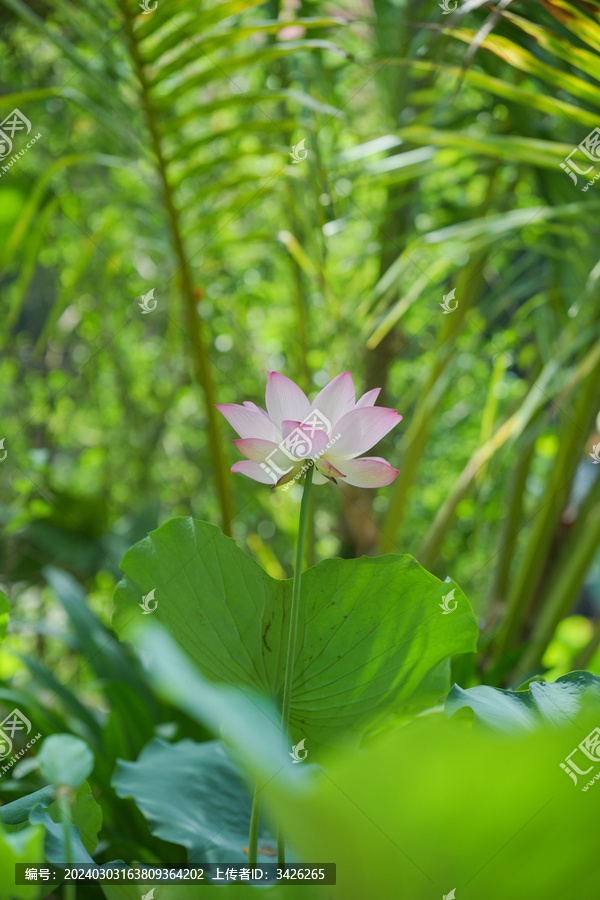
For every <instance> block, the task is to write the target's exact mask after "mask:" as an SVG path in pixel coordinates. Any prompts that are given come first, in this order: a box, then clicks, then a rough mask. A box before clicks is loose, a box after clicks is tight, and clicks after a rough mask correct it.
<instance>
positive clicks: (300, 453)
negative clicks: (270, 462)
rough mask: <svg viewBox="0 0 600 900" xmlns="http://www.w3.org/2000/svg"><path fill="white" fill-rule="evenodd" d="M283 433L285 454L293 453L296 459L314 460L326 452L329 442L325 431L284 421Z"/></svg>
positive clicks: (300, 423)
mask: <svg viewBox="0 0 600 900" xmlns="http://www.w3.org/2000/svg"><path fill="white" fill-rule="evenodd" d="M281 433H282V435H283V441H282V444H283V446H284V448H285V452H286V453H291V454H292V456H294V457H295V458H296V459H313V458H314V457H315V456H318V455H319V453H322V452H323V451H324V450H325V447H326V446H327V443H328V441H329V438H328V437H327V435H326V434H325V432H324V431H320V430H319V429H316V428H313V427H312V426H311V425H307V424H306V423H304V422H293V421H290V420H289V419H284V420H283V422H282V423H281Z"/></svg>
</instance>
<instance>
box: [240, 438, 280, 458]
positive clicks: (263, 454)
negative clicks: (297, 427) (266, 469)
mask: <svg viewBox="0 0 600 900" xmlns="http://www.w3.org/2000/svg"><path fill="white" fill-rule="evenodd" d="M233 443H234V444H235V446H236V447H237V448H238V450H239V451H240V453H242V454H243V455H244V456H247V457H248V459H251V460H253V462H257V463H261V462H264V461H265V460H266V458H267V456H268V455H269V453H273V451H274V450H277V449H278V448H279V444H276V443H275V441H263V440H262V439H261V438H237V440H235V441H234V442H233Z"/></svg>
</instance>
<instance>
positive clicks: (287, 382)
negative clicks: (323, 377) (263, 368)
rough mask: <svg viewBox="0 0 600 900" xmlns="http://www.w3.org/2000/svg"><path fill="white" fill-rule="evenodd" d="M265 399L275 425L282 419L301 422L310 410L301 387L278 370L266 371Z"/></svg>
mask: <svg viewBox="0 0 600 900" xmlns="http://www.w3.org/2000/svg"><path fill="white" fill-rule="evenodd" d="M265 399H266V402H267V410H268V413H269V416H270V418H271V420H272V421H273V422H275V424H276V425H277V426H281V423H282V421H283V420H284V419H296V420H298V421H299V422H301V421H302V420H303V419H305V418H306V416H307V415H308V413H309V412H310V403H309V402H308V398H307V396H306V394H305V393H304V391H303V390H302V388H299V387H298V385H297V384H296V382H295V381H292V379H291V378H288V377H287V376H286V375H282V374H281V373H280V372H269V373H268V378H267V391H266V398H265ZM242 436H243V435H242Z"/></svg>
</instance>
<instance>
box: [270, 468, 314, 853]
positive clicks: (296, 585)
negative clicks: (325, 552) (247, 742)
mask: <svg viewBox="0 0 600 900" xmlns="http://www.w3.org/2000/svg"><path fill="white" fill-rule="evenodd" d="M313 471H314V463H313V462H312V460H311V462H310V465H309V467H308V471H307V473H306V478H305V480H304V491H303V493H302V502H301V504H300V520H299V523H298V540H297V543H296V565H295V568H294V581H293V585H292V606H291V609H290V630H289V637H288V649H287V660H286V665H285V680H284V682H283V702H282V707H281V731H282V734H283V738H284V741H285V740H287V733H288V727H289V724H290V706H291V702H292V680H293V676H294V661H295V658H296V636H297V632H298V614H299V612H300V586H301V581H302V566H303V562H304V539H305V536H306V521H307V518H308V504H309V500H310V488H311V485H312V480H313ZM277 864H278V865H279V866H284V865H285V836H284V834H283V830H282V828H281V826H280V827H279V829H278V833H277Z"/></svg>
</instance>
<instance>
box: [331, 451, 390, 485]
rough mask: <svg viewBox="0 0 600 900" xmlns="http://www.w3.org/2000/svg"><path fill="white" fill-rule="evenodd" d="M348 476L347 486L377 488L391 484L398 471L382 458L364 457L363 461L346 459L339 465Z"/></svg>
mask: <svg viewBox="0 0 600 900" xmlns="http://www.w3.org/2000/svg"><path fill="white" fill-rule="evenodd" d="M337 465H338V466H339V467H340V468H341V469H342V471H343V472H344V475H345V476H346V480H345V482H344V483H345V484H353V485H355V486H356V487H365V488H376V487H383V486H384V485H386V484H391V483H392V481H393V480H394V478H395V477H396V475H397V474H398V469H394V468H393V467H392V466H390V464H389V462H386V460H385V459H382V458H381V457H380V456H363V457H362V459H345V460H343V461H342V462H339V463H337Z"/></svg>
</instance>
